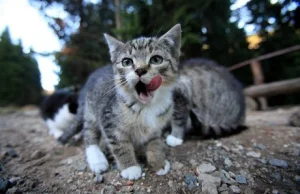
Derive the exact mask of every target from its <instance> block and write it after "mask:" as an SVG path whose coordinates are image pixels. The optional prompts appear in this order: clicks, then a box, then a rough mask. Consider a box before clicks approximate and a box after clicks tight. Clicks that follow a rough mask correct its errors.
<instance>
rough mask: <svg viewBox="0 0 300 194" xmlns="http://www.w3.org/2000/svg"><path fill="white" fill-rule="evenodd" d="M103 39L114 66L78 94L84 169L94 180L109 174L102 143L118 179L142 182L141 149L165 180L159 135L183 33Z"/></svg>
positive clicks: (168, 111)
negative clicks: (94, 174) (85, 167)
mask: <svg viewBox="0 0 300 194" xmlns="http://www.w3.org/2000/svg"><path fill="white" fill-rule="evenodd" d="M105 38H106V40H107V43H108V46H109V51H110V56H111V61H112V66H105V67H102V68H100V69H98V70H97V71H95V72H94V73H93V74H92V75H91V76H90V77H89V79H88V81H87V82H86V84H85V86H84V88H83V89H82V91H81V92H80V96H79V108H78V113H77V116H76V122H75V123H77V124H79V123H81V121H83V128H84V129H83V130H84V141H85V145H86V158H87V163H88V164H89V167H90V168H91V170H92V171H93V172H94V173H96V174H100V173H101V172H103V171H105V170H107V168H108V161H107V159H106V157H105V156H104V154H103V152H102V150H101V149H100V147H99V141H100V139H101V137H102V139H104V141H105V145H106V146H107V147H108V148H109V150H110V152H111V153H112V155H113V156H114V158H115V160H116V162H117V164H118V167H119V169H120V170H121V176H122V177H124V178H127V179H138V178H140V177H141V174H142V169H141V167H140V166H139V164H138V161H137V158H136V155H135V151H136V150H140V149H143V150H144V153H145V154H146V158H147V162H148V164H149V165H150V166H151V167H152V168H153V170H155V171H156V173H157V174H158V175H163V174H166V173H167V172H168V171H169V169H170V164H169V162H168V161H167V160H166V154H165V151H164V145H165V144H164V142H163V139H162V138H161V133H162V129H163V128H164V127H165V126H166V125H167V123H168V122H169V121H170V120H171V117H172V112H173V99H172V90H173V88H174V86H175V83H176V79H177V75H178V66H177V64H178V60H179V56H180V44H181V27H180V25H175V26H174V27H173V28H172V29H171V30H169V31H168V32H167V33H166V34H164V35H163V36H162V37H160V38H155V37H154V38H144V37H141V38H138V39H134V40H132V41H129V42H127V43H122V42H120V41H118V40H116V39H115V38H113V37H111V36H109V35H105ZM76 127H78V125H77V126H73V127H72V128H73V129H76Z"/></svg>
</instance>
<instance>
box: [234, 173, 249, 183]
mask: <svg viewBox="0 0 300 194" xmlns="http://www.w3.org/2000/svg"><path fill="white" fill-rule="evenodd" d="M235 180H236V182H238V183H240V184H247V179H246V177H244V176H243V175H235Z"/></svg>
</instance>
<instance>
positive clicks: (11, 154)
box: [4, 148, 18, 158]
mask: <svg viewBox="0 0 300 194" xmlns="http://www.w3.org/2000/svg"><path fill="white" fill-rule="evenodd" d="M4 155H5V156H9V157H12V158H16V157H18V154H17V152H16V150H15V149H13V148H7V150H6V151H5V153H4Z"/></svg>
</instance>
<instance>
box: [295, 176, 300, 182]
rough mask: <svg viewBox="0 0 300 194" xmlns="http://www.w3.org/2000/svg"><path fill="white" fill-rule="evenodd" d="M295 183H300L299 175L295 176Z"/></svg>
mask: <svg viewBox="0 0 300 194" xmlns="http://www.w3.org/2000/svg"><path fill="white" fill-rule="evenodd" d="M295 181H296V182H298V183H300V176H299V175H296V176H295Z"/></svg>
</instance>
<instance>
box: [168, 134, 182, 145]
mask: <svg viewBox="0 0 300 194" xmlns="http://www.w3.org/2000/svg"><path fill="white" fill-rule="evenodd" d="M166 141H167V144H168V145H169V146H171V147H176V146H178V145H181V144H182V143H183V140H182V139H179V138H177V137H174V136H173V135H168V137H167V139H166Z"/></svg>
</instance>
